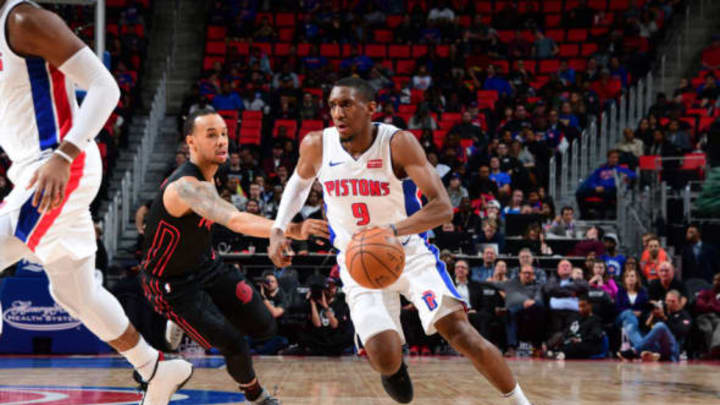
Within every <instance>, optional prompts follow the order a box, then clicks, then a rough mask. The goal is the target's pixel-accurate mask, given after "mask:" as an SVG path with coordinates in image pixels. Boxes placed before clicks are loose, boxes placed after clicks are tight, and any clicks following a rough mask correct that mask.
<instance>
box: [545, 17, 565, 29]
mask: <svg viewBox="0 0 720 405" xmlns="http://www.w3.org/2000/svg"><path fill="white" fill-rule="evenodd" d="M561 23H562V14H546V15H545V26H546V27H547V28H554V27H559V26H560V24H561Z"/></svg>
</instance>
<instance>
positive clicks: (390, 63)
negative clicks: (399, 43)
mask: <svg viewBox="0 0 720 405" xmlns="http://www.w3.org/2000/svg"><path fill="white" fill-rule="evenodd" d="M380 65H381V66H383V67H385V68H387V69H389V70H390V71H393V70H395V64H394V63H393V61H391V60H390V59H385V60H381V61H380Z"/></svg>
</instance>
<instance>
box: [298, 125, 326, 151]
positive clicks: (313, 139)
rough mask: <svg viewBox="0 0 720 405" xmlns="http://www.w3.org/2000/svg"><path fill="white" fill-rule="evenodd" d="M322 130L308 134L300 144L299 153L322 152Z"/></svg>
mask: <svg viewBox="0 0 720 405" xmlns="http://www.w3.org/2000/svg"><path fill="white" fill-rule="evenodd" d="M324 132H325V131H324V130H319V131H312V132H308V133H307V135H305V137H304V138H303V140H302V142H300V153H303V152H305V153H312V152H317V151H322V145H323V134H324Z"/></svg>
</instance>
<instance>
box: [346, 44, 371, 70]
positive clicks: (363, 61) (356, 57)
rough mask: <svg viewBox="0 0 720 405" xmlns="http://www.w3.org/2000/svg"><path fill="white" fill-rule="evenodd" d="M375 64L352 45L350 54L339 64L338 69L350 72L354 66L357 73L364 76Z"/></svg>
mask: <svg viewBox="0 0 720 405" xmlns="http://www.w3.org/2000/svg"><path fill="white" fill-rule="evenodd" d="M374 64H375V62H373V60H372V59H370V58H369V57H368V56H366V55H362V54H361V53H360V50H359V47H358V45H353V47H352V51H351V54H350V56H349V57H348V58H345V59H343V61H342V62H341V63H340V69H343V70H350V68H351V67H353V66H355V67H356V68H357V70H358V72H359V73H361V74H365V73H367V72H369V71H370V68H372V67H373V65H374Z"/></svg>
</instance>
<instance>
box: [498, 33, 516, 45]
mask: <svg viewBox="0 0 720 405" xmlns="http://www.w3.org/2000/svg"><path fill="white" fill-rule="evenodd" d="M497 34H498V40H499V41H500V42H502V43H505V44H506V43H508V42H510V41H512V40H513V38H515V31H512V30H498V32H497Z"/></svg>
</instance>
